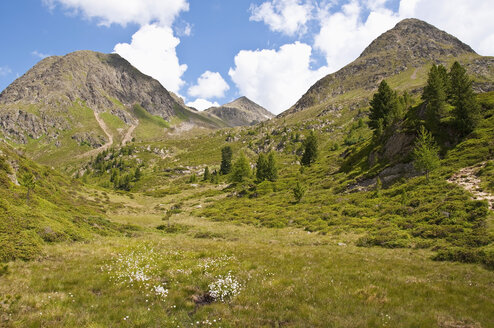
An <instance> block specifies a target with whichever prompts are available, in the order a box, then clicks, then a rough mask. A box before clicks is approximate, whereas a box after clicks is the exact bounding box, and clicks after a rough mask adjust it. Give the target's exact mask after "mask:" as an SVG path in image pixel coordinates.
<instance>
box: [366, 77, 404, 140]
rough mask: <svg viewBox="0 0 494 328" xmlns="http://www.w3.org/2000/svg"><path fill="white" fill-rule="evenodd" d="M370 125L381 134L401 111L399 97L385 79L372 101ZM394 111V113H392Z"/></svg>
mask: <svg viewBox="0 0 494 328" xmlns="http://www.w3.org/2000/svg"><path fill="white" fill-rule="evenodd" d="M370 106H371V108H370V113H369V123H368V124H369V127H370V128H371V129H372V130H374V135H376V136H380V135H381V134H382V133H383V132H384V131H385V130H386V128H387V127H388V126H389V125H391V124H392V123H393V122H392V121H393V119H394V116H396V115H397V114H398V112H399V104H398V97H397V95H396V92H395V91H393V89H391V88H390V87H389V85H388V83H387V82H386V81H385V80H382V82H381V83H380V84H379V88H378V89H377V92H376V93H375V94H374V96H373V97H372V100H371V102H370ZM392 113H393V114H392Z"/></svg>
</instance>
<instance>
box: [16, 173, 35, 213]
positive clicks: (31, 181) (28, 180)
mask: <svg viewBox="0 0 494 328" xmlns="http://www.w3.org/2000/svg"><path fill="white" fill-rule="evenodd" d="M19 184H20V185H21V186H23V187H25V188H26V189H27V193H26V202H27V203H28V205H29V201H30V200H31V197H30V196H31V192H32V191H33V190H34V188H36V178H35V177H34V174H32V173H31V172H26V173H24V174H23V175H22V176H21V177H20V180H19Z"/></svg>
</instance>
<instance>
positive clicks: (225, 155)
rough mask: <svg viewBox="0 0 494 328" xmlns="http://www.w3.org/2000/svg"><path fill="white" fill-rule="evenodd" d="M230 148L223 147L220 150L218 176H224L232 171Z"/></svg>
mask: <svg viewBox="0 0 494 328" xmlns="http://www.w3.org/2000/svg"><path fill="white" fill-rule="evenodd" d="M232 156H233V151H232V147H230V146H225V147H223V148H221V166H220V174H223V175H226V174H228V173H230V171H231V170H232Z"/></svg>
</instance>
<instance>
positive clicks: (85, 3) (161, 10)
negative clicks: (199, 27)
mask: <svg viewBox="0 0 494 328" xmlns="http://www.w3.org/2000/svg"><path fill="white" fill-rule="evenodd" d="M43 3H44V4H45V5H46V6H48V7H49V8H52V9H53V8H54V7H56V6H57V5H60V6H62V7H63V8H64V9H66V10H69V11H71V12H73V13H75V14H81V15H82V16H84V17H85V18H87V19H92V18H96V19H97V20H98V24H100V25H106V26H108V25H111V24H120V25H126V24H128V23H136V24H139V25H145V24H149V23H151V22H158V23H159V24H162V25H164V26H170V25H171V24H172V23H173V21H174V19H175V18H176V17H177V15H178V14H179V13H180V12H181V11H187V10H188V9H189V4H188V2H187V0H166V1H163V0H125V1H122V0H43Z"/></svg>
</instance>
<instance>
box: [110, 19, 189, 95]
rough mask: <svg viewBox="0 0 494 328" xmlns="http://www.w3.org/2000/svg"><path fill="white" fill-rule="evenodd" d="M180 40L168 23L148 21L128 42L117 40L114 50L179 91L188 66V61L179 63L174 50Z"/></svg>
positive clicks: (171, 89) (176, 91) (169, 87)
mask: <svg viewBox="0 0 494 328" xmlns="http://www.w3.org/2000/svg"><path fill="white" fill-rule="evenodd" d="M179 43H180V39H178V38H176V37H175V36H174V35H173V31H172V29H171V28H170V27H163V26H158V25H157V24H150V25H144V26H142V27H141V28H140V29H139V31H137V32H136V33H135V34H134V35H133V36H132V42H131V43H130V44H129V43H119V44H117V45H116V46H115V49H114V50H115V52H116V53H118V54H119V55H120V56H122V57H123V58H125V59H127V60H128V61H129V62H130V63H131V64H132V65H134V66H135V67H136V68H137V69H138V70H140V71H141V72H143V73H144V74H147V75H150V76H152V77H154V78H155V79H157V80H158V81H159V82H160V83H161V84H162V85H163V86H164V87H165V88H167V89H168V90H170V91H173V92H175V93H178V91H179V90H180V88H181V87H182V86H183V85H184V84H185V82H184V81H183V80H182V75H183V74H184V72H185V71H186V70H187V65H185V64H180V63H179V60H178V57H177V53H176V51H175V48H176V47H177V46H178V44H179Z"/></svg>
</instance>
